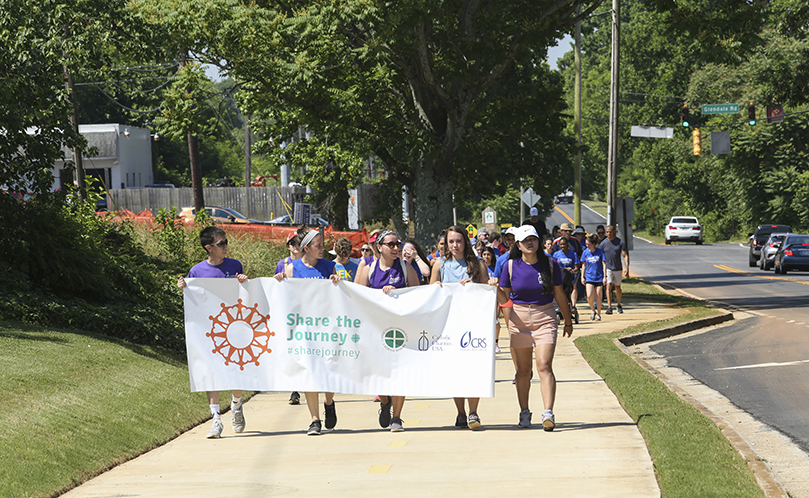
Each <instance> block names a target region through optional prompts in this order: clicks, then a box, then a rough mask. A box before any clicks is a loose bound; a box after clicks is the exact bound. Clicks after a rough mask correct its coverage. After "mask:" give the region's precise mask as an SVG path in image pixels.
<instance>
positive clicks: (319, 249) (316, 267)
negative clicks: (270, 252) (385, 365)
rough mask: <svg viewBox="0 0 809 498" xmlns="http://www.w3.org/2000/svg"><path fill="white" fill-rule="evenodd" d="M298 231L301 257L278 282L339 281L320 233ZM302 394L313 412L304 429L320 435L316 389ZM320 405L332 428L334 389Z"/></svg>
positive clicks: (309, 230) (308, 229)
mask: <svg viewBox="0 0 809 498" xmlns="http://www.w3.org/2000/svg"><path fill="white" fill-rule="evenodd" d="M298 235H299V236H301V237H302V238H301V250H302V256H301V257H300V259H295V260H292V264H291V265H287V267H286V269H285V270H284V272H283V273H279V274H277V275H275V278H276V279H277V280H278V281H279V282H280V281H282V280H284V279H285V278H328V279H331V281H332V283H335V284H336V283H337V282H339V281H340V277H339V276H338V275H337V273H336V272H335V270H334V262H333V261H329V260H327V259H323V251H324V249H325V246H324V244H323V237H322V236H321V235H320V233H319V232H318V231H317V230H314V229H312V228H309V227H304V228H301V229H300V230H298ZM304 394H305V395H306V406H307V407H308V408H309V414H310V415H311V416H312V423H311V424H309V430H308V431H307V432H306V433H307V434H308V435H310V436H319V435H320V430H321V428H322V427H321V421H320V413H319V410H318V405H319V403H320V401H319V399H318V393H316V392H307V393H304ZM323 407H324V408H325V410H326V429H334V426H335V425H337V411H336V410H335V407H334V393H326V402H325V403H324V404H323Z"/></svg>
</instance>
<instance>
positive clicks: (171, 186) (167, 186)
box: [144, 182, 177, 188]
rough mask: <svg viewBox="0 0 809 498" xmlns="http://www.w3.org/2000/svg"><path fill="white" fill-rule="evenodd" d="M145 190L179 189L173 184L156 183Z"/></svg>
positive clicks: (147, 186)
mask: <svg viewBox="0 0 809 498" xmlns="http://www.w3.org/2000/svg"><path fill="white" fill-rule="evenodd" d="M144 188H177V187H175V186H174V184H173V183H169V182H154V183H150V184H149V185H146V186H145V187H144Z"/></svg>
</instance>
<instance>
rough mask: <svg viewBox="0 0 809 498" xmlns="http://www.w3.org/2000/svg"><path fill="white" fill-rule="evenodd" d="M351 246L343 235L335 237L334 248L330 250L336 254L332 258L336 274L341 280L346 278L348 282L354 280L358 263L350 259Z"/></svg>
mask: <svg viewBox="0 0 809 498" xmlns="http://www.w3.org/2000/svg"><path fill="white" fill-rule="evenodd" d="M352 249H353V247H352V245H351V241H349V240H348V239H347V238H345V237H341V238H339V239H337V242H335V243H334V249H332V251H330V252H331V253H332V254H334V255H335V256H337V258H336V259H335V260H334V270H335V271H336V272H337V276H338V277H340V279H342V280H348V281H349V282H353V281H354V277H356V276H357V268H358V266H359V265H357V263H355V262H353V261H351V251H352Z"/></svg>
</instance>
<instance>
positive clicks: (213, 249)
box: [177, 227, 247, 439]
mask: <svg viewBox="0 0 809 498" xmlns="http://www.w3.org/2000/svg"><path fill="white" fill-rule="evenodd" d="M199 242H200V244H202V248H203V249H205V252H207V253H208V258H207V259H206V260H204V261H202V262H200V263H197V264H196V265H194V267H193V268H191V271H189V272H188V278H235V279H236V280H238V281H239V283H241V284H243V283H245V282H247V275H245V274H244V267H243V266H242V264H241V262H240V261H238V260H236V259H230V258H228V257H227V254H228V239H227V236H226V234H225V231H224V230H222V229H221V228H219V227H205V228H203V229H202V231H201V232H200V234H199ZM177 287H179V288H180V289H185V288H186V287H188V284H187V283H186V281H185V279H184V278H183V277H182V275H181V276H180V278H179V279H178V280H177ZM207 394H208V405H209V406H210V408H211V416H212V417H213V424H212V425H211V430H209V431H208V434H207V436H206V437H207V438H208V439H217V438H219V436H221V435H222V429H223V426H222V416H221V414H220V413H219V410H220V408H219V391H208V393H207ZM231 396H232V399H231V402H230V411H231V412H232V414H233V416H232V420H231V425H232V426H233V432H235V433H237V434H239V433H241V432H244V426H245V422H244V410H243V408H242V391H241V389H239V390H236V389H234V390H233V391H232V393H231Z"/></svg>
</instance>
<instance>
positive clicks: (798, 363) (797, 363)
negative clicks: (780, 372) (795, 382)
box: [714, 360, 809, 371]
mask: <svg viewBox="0 0 809 498" xmlns="http://www.w3.org/2000/svg"><path fill="white" fill-rule="evenodd" d="M804 363H809V360H798V361H787V362H783V363H758V364H756V365H742V366H738V367H724V368H714V371H719V370H742V369H745V368H766V367H790V366H794V365H802V364H804Z"/></svg>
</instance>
